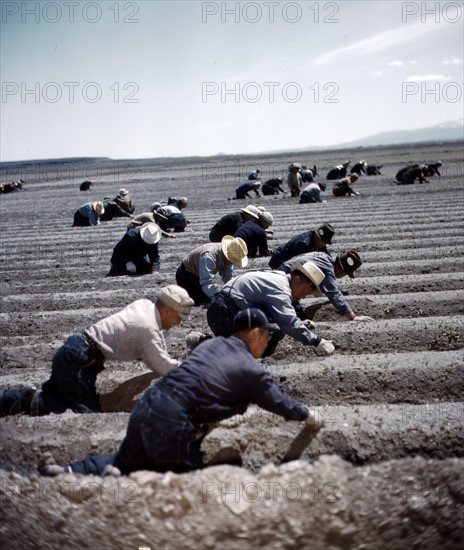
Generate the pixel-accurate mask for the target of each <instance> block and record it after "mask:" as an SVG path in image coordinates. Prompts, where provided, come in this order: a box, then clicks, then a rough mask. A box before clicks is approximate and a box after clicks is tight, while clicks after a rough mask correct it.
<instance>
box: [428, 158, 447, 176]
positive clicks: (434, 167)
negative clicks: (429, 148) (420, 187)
mask: <svg viewBox="0 0 464 550" xmlns="http://www.w3.org/2000/svg"><path fill="white" fill-rule="evenodd" d="M442 164H443V163H442V162H441V160H439V161H437V162H432V163H431V164H427V165H426V168H425V170H424V176H426V177H430V176H434V175H435V174H436V175H437V176H441V174H440V172H439V170H438V169H439V168H440V166H442Z"/></svg>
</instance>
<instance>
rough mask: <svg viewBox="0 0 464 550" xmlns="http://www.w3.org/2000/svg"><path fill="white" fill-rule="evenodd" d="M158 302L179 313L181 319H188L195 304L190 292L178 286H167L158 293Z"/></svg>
mask: <svg viewBox="0 0 464 550" xmlns="http://www.w3.org/2000/svg"><path fill="white" fill-rule="evenodd" d="M158 300H160V302H162V303H163V304H164V305H165V306H167V307H170V308H172V309H174V310H175V311H177V313H178V314H179V315H180V316H181V317H187V315H188V314H189V313H190V309H191V307H192V306H193V304H194V301H193V300H192V298H190V296H189V295H188V292H187V291H186V290H185V289H184V288H182V287H180V286H178V285H167V286H165V287H164V288H162V289H161V290H160V291H159V293H158Z"/></svg>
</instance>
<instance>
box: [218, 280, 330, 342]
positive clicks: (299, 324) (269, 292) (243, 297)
mask: <svg viewBox="0 0 464 550" xmlns="http://www.w3.org/2000/svg"><path fill="white" fill-rule="evenodd" d="M220 294H223V295H224V296H226V297H228V298H230V299H231V300H232V301H233V302H234V304H235V305H236V307H237V308H238V309H246V308H248V307H256V308H258V309H260V310H261V311H264V313H266V315H267V317H268V319H269V320H270V321H272V322H274V323H276V324H277V325H279V328H280V329H281V330H282V331H283V332H284V333H285V334H287V335H288V336H291V337H292V338H294V339H295V340H298V342H301V343H302V344H304V345H311V346H317V345H319V343H320V341H321V337H320V336H318V335H317V334H314V332H311V331H310V330H309V329H308V328H307V327H306V326H305V325H304V324H303V321H301V320H300V319H298V317H297V315H296V311H295V308H294V307H293V305H292V303H293V298H292V291H291V289H290V276H289V275H287V274H285V273H284V272H283V271H273V270H270V269H269V270H260V271H247V272H245V273H242V274H241V275H238V276H237V277H234V278H233V279H231V280H230V281H229V282H228V283H226V284H225V285H224V286H223V287H222V289H221V290H220Z"/></svg>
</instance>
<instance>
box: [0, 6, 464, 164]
mask: <svg viewBox="0 0 464 550" xmlns="http://www.w3.org/2000/svg"><path fill="white" fill-rule="evenodd" d="M1 9H2V19H1V38H0V40H1V43H0V46H1V52H0V53H1V58H0V61H1V64H0V67H1V68H0V72H1V74H0V76H1V84H2V98H1V104H0V108H1V113H0V114H1V122H0V124H1V126H0V141H1V143H0V160H1V161H3V162H5V161H13V160H32V159H45V158H64V157H83V156H84V157H110V158H114V159H130V158H152V157H166V156H167V157H177V156H196V155H199V156H207V155H215V154H219V153H222V154H249V153H255V152H262V151H274V150H282V149H302V148H305V147H309V146H328V147H329V146H331V145H336V144H340V143H345V142H349V141H351V140H355V139H359V138H362V137H365V136H369V135H372V134H376V133H379V132H383V131H390V130H402V129H415V128H421V127H427V126H433V125H436V124H440V123H443V122H446V121H454V120H457V119H462V118H463V81H464V78H463V67H464V66H463V57H464V52H463V49H464V36H463V32H464V31H463V29H464V25H463V22H464V13H463V12H464V8H463V3H462V1H461V2H395V1H385V2H383V1H379V2H377V1H353V2H351V1H340V2H313V1H300V2H277V1H263V2H248V1H244V2H237V1H234V2H200V1H196V0H188V1H175V0H174V1H158V0H155V1H152V0H139V1H137V2H129V1H127V2H126V1H119V2H118V1H115V0H110V1H99V2H90V1H89V2H87V1H82V2H78V1H76V0H74V1H68V2H66V1H65V2H48V1H42V2H36V1H34V2H17V1H8V0H7V1H5V0H3V1H2V2H1Z"/></svg>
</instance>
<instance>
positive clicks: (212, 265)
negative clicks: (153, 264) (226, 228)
mask: <svg viewBox="0 0 464 550" xmlns="http://www.w3.org/2000/svg"><path fill="white" fill-rule="evenodd" d="M247 253H248V249H247V245H246V243H245V241H244V240H243V239H238V238H235V237H232V236H231V235H226V236H225V237H223V239H222V241H221V242H220V243H207V244H202V245H200V246H197V247H196V248H194V249H193V250H192V251H191V252H190V253H189V254H187V256H186V257H185V258H184V260H183V261H182V263H181V264H180V266H179V268H178V269H177V272H176V282H177V284H178V285H179V286H181V287H182V288H185V290H186V291H187V292H188V293H189V296H190V297H191V298H192V299H193V300H194V302H195V304H196V305H198V304H207V303H209V302H211V299H212V298H213V297H214V295H215V294H216V293H217V292H219V286H218V285H217V284H216V283H215V282H214V277H215V275H216V274H217V273H219V275H221V277H222V281H223V282H224V283H227V282H228V281H230V279H232V277H233V276H234V267H245V266H246V265H247V264H248V258H247Z"/></svg>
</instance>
